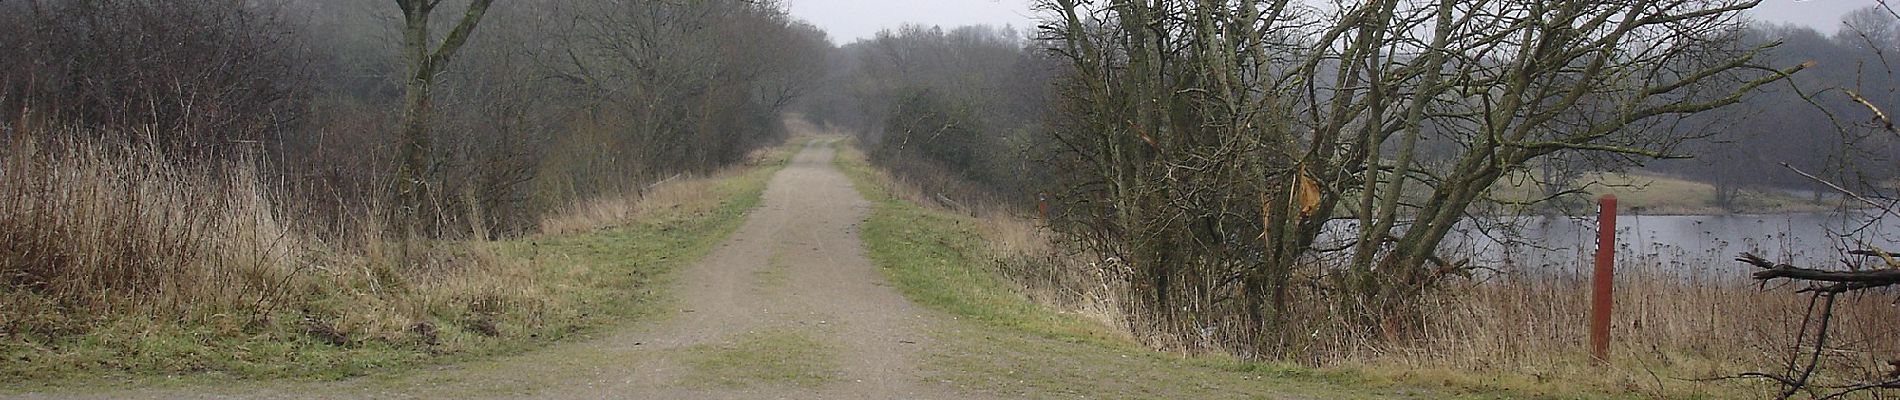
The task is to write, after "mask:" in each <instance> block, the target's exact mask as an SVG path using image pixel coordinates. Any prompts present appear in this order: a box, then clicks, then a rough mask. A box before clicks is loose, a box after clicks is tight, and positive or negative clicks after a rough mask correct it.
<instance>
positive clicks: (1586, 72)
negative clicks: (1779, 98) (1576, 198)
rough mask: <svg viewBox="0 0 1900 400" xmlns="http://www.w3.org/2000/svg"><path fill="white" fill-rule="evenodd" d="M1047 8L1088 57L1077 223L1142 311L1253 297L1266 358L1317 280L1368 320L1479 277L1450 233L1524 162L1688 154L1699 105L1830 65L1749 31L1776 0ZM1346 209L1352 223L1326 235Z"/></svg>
mask: <svg viewBox="0 0 1900 400" xmlns="http://www.w3.org/2000/svg"><path fill="white" fill-rule="evenodd" d="M1039 4H1041V6H1042V8H1044V9H1045V10H1048V11H1049V12H1050V14H1051V15H1052V17H1051V18H1050V23H1049V24H1048V26H1050V28H1049V29H1048V30H1047V31H1046V34H1047V35H1048V36H1050V37H1051V38H1052V39H1054V40H1057V41H1059V44H1058V46H1057V48H1056V49H1055V51H1056V52H1057V53H1058V54H1060V55H1062V56H1064V57H1066V58H1067V59H1068V60H1069V61H1070V64H1071V67H1073V68H1074V71H1075V74H1074V77H1073V80H1072V81H1071V82H1070V83H1069V84H1068V87H1067V88H1066V90H1067V92H1066V93H1067V96H1066V98H1065V99H1064V100H1065V102H1066V103H1067V104H1066V105H1065V106H1064V107H1065V110H1064V111H1065V112H1066V113H1067V114H1068V117H1067V120H1066V122H1064V123H1063V124H1064V126H1061V127H1060V128H1059V129H1057V131H1056V132H1055V135H1054V137H1053V139H1054V140H1057V141H1059V142H1061V143H1064V144H1065V147H1066V148H1067V149H1069V156H1068V160H1070V162H1071V163H1073V166H1074V167H1073V168H1071V170H1073V171H1075V172H1076V174H1075V175H1073V176H1071V177H1070V178H1071V179H1070V182H1071V184H1070V190H1069V191H1068V193H1067V195H1066V196H1065V197H1066V198H1067V199H1069V200H1070V201H1069V203H1071V208H1072V209H1081V210H1088V212H1084V213H1075V214H1072V215H1076V216H1078V217H1079V218H1080V220H1076V221H1072V222H1071V225H1070V227H1069V228H1067V229H1069V230H1071V231H1072V232H1077V233H1082V234H1084V235H1086V236H1087V237H1090V238H1091V239H1092V240H1091V241H1092V243H1094V247H1095V248H1096V249H1097V250H1099V251H1101V252H1103V253H1106V254H1110V255H1116V256H1118V257H1120V259H1122V260H1126V261H1128V262H1130V263H1132V264H1133V265H1134V270H1136V271H1140V272H1139V273H1137V274H1136V277H1135V278H1136V279H1137V280H1138V281H1137V282H1135V285H1134V286H1135V287H1136V288H1138V290H1141V291H1142V296H1140V297H1141V298H1143V299H1145V300H1144V302H1145V303H1146V304H1144V305H1143V306H1144V307H1143V309H1145V310H1149V311H1151V312H1153V313H1154V316H1153V317H1152V318H1149V319H1150V320H1148V321H1138V323H1149V324H1156V325H1158V326H1161V327H1164V328H1171V329H1176V330H1185V329H1196V330H1200V329H1206V328H1205V326H1208V325H1210V324H1212V325H1219V326H1226V325H1222V324H1224V323H1209V322H1195V323H1192V324H1198V325H1202V326H1190V324H1187V323H1184V322H1183V321H1186V320H1189V319H1190V318H1189V315H1195V316H1194V317H1193V318H1194V319H1205V318H1207V317H1206V313H1205V312H1197V311H1188V312H1187V313H1183V312H1182V311H1180V310H1197V309H1205V308H1207V307H1217V306H1218V307H1232V306H1228V305H1231V304H1236V303H1237V304H1239V305H1240V306H1238V307H1236V308H1237V310H1234V311H1237V313H1238V314H1239V315H1240V316H1242V319H1243V320H1244V321H1245V322H1244V323H1241V324H1237V325H1235V327H1237V328H1244V329H1237V330H1238V331H1241V332H1242V333H1238V334H1236V335H1238V336H1237V337H1240V338H1244V339H1243V340H1244V341H1246V342H1249V343H1250V344H1252V345H1254V346H1257V347H1256V350H1258V351H1259V353H1261V354H1265V353H1272V352H1277V351H1281V350H1283V349H1284V348H1285V347H1284V346H1286V345H1287V344H1288V343H1289V342H1288V341H1289V340H1293V339H1292V338H1291V337H1290V336H1288V333H1289V332H1292V331H1293V329H1288V327H1285V326H1281V325H1282V324H1283V323H1285V322H1286V321H1288V316H1289V313H1296V312H1297V311H1295V309H1294V308H1293V306H1294V304H1292V302H1293V301H1294V299H1293V298H1292V297H1291V290H1292V289H1293V288H1294V287H1295V285H1298V284H1299V283H1297V282H1295V281H1294V279H1295V278H1296V277H1299V276H1316V275H1317V276H1323V277H1326V278H1327V279H1326V281H1327V282H1331V285H1330V286H1331V289H1326V290H1339V291H1343V293H1345V294H1348V295H1347V296H1340V297H1339V298H1340V299H1341V301H1342V302H1343V304H1340V307H1339V309H1344V310H1352V314H1354V315H1357V316H1360V317H1361V318H1364V321H1367V322H1373V321H1392V320H1401V321H1403V320H1407V319H1409V318H1411V317H1408V315H1410V314H1409V313H1408V311H1407V310H1408V307H1410V305H1411V304H1410V300H1411V299H1412V298H1414V297H1415V296H1416V295H1418V294H1419V293H1421V292H1422V291H1424V290H1428V289H1429V288H1431V287H1433V286H1435V285H1436V284H1437V283H1438V282H1440V281H1441V280H1442V279H1444V278H1446V277H1450V276H1458V275H1461V274H1464V273H1466V272H1467V271H1468V269H1469V266H1468V265H1465V264H1464V263H1460V262H1457V261H1455V260H1447V259H1446V257H1442V256H1443V255H1442V254H1439V248H1440V245H1441V243H1443V242H1444V241H1445V240H1446V239H1447V237H1448V236H1449V235H1450V234H1451V233H1452V232H1453V230H1454V228H1455V227H1456V226H1459V225H1460V224H1461V222H1463V221H1466V220H1468V218H1467V216H1468V214H1469V213H1470V212H1472V210H1473V207H1474V205H1476V204H1478V203H1480V202H1482V201H1485V200H1486V199H1487V198H1488V193H1489V192H1490V189H1491V187H1492V186H1493V185H1494V184H1495V183H1496V182H1497V181H1498V180H1499V179H1500V178H1501V177H1504V176H1506V175H1507V174H1513V173H1518V172H1522V171H1524V170H1526V169H1527V168H1529V167H1531V166H1534V165H1535V164H1534V163H1533V161H1536V160H1539V159H1542V158H1544V157H1546V156H1550V155H1553V154H1564V153H1578V154H1596V155H1598V157H1602V158H1605V159H1610V160H1622V161H1623V162H1636V161H1640V160H1644V159H1652V158H1659V157H1667V156H1670V155H1671V150H1672V149H1673V148H1674V146H1675V145H1676V144H1679V143H1681V142H1683V141H1685V140H1690V139H1695V138H1697V137H1701V136H1703V135H1704V134H1701V133H1694V132H1691V133H1684V132H1678V131H1676V130H1673V129H1668V128H1669V127H1671V126H1673V125H1674V124H1675V123H1677V122H1679V121H1680V120H1681V118H1682V117H1683V116H1686V115H1691V114H1695V113H1700V112H1704V111H1709V110H1714V109H1717V108H1721V107H1724V106H1728V105H1731V104H1735V103H1737V102H1738V101H1740V99H1741V97H1742V96H1743V95H1744V94H1746V93H1748V92H1750V91H1753V90H1755V89H1756V88H1758V87H1760V86H1762V85H1765V84H1768V83H1771V82H1775V81H1778V80H1781V79H1784V78H1785V77H1787V76H1789V75H1790V74H1793V73H1796V72H1798V71H1800V70H1802V69H1804V68H1806V66H1805V65H1796V66H1787V67H1773V68H1771V67H1767V66H1763V65H1760V64H1761V63H1760V59H1759V56H1760V54H1761V52H1762V51H1763V50H1764V49H1765V48H1767V47H1772V46H1773V44H1772V43H1771V44H1768V45H1764V46H1743V45H1740V42H1739V41H1737V40H1736V38H1737V37H1738V36H1739V35H1738V34H1737V33H1738V32H1739V29H1738V27H1739V24H1740V20H1739V13H1740V12H1741V11H1743V10H1746V9H1749V8H1751V7H1753V6H1755V5H1756V4H1758V2H1757V1H1708V0H1671V1H1663V2H1651V1H1558V0H1518V1H1478V2H1466V1H1450V0H1446V1H1436V2H1424V3H1419V2H1404V1H1372V2H1363V3H1346V4H1337V5H1336V8H1335V9H1333V10H1332V11H1326V10H1318V9H1306V8H1302V7H1301V6H1299V5H1298V4H1297V3H1294V2H1290V1H1271V2H1257V1H1213V0H1197V1H1169V0H1151V1H1111V2H1107V3H1106V4H1098V5H1091V3H1088V2H1081V1H1074V0H1048V1H1042V2H1040V3H1039ZM1427 141H1437V142H1449V143H1455V145H1454V146H1450V147H1448V149H1449V151H1447V152H1446V153H1444V154H1426V153H1424V152H1422V151H1421V149H1422V148H1424V147H1425V144H1424V143H1425V142H1427ZM1335 219H1345V220H1350V221H1353V223H1354V224H1352V225H1351V226H1352V227H1353V228H1352V229H1351V230H1350V231H1351V232H1350V233H1349V234H1347V235H1346V236H1349V237H1351V239H1349V240H1347V241H1345V242H1344V243H1337V244H1328V245H1327V246H1319V244H1321V243H1318V242H1317V241H1318V239H1319V238H1320V237H1321V236H1322V233H1323V232H1325V231H1326V230H1328V229H1338V227H1339V225H1336V224H1332V223H1329V221H1332V220H1335ZM1334 254H1337V255H1338V256H1339V257H1343V259H1344V260H1343V261H1344V262H1343V265H1342V268H1337V269H1333V268H1325V269H1319V270H1307V271H1306V272H1300V271H1301V269H1302V268H1303V267H1307V266H1311V265H1315V264H1316V261H1317V260H1320V259H1329V258H1335V257H1334V256H1332V255H1334ZM1230 299H1231V300H1237V301H1227V300H1230ZM1224 304H1226V305H1224ZM1382 325H1383V326H1387V327H1388V328H1392V327H1393V326H1392V325H1391V324H1390V323H1389V322H1388V323H1382ZM1403 326H1404V324H1398V325H1397V327H1399V328H1402V327H1403Z"/></svg>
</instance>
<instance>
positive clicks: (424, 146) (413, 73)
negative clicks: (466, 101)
mask: <svg viewBox="0 0 1900 400" xmlns="http://www.w3.org/2000/svg"><path fill="white" fill-rule="evenodd" d="M442 1H443V0H396V6H397V7H400V8H401V9H402V15H403V57H404V58H405V59H407V60H408V62H409V70H408V73H407V74H405V79H404V81H403V112H402V127H401V128H400V129H401V131H400V135H401V136H400V143H399V148H400V150H399V152H400V153H401V156H400V158H399V160H398V161H397V163H398V164H397V168H396V178H395V179H396V188H395V190H396V204H395V209H394V211H395V213H396V214H395V216H394V218H392V221H391V222H392V223H394V224H396V226H397V230H398V233H399V234H400V236H401V237H403V238H407V237H409V236H412V235H414V234H415V233H416V232H415V228H416V224H417V223H418V219H419V218H420V216H421V213H422V208H423V204H424V201H425V200H426V199H427V198H428V194H427V190H428V181H429V179H430V177H429V172H428V168H429V164H430V159H429V157H430V156H429V154H430V152H431V149H430V148H431V146H432V144H431V143H430V133H429V123H430V121H429V116H430V113H431V111H432V110H431V108H432V107H433V105H432V104H431V93H430V91H431V90H433V89H434V87H435V82H436V77H437V75H439V74H441V73H442V70H443V69H444V68H446V67H447V66H448V64H449V60H450V59H451V58H453V57H455V52H456V51H458V50H461V48H462V45H463V44H465V43H467V42H468V38H469V36H470V35H472V34H474V33H475V27H476V26H477V25H480V24H481V22H482V16H483V15H486V14H487V13H488V7H489V6H490V5H492V4H494V2H495V1H494V0H471V1H470V2H469V3H468V8H467V10H466V11H464V12H463V15H462V18H461V19H460V20H459V22H456V24H455V27H454V28H452V29H450V30H449V32H448V36H446V37H444V38H443V39H442V41H441V42H440V43H436V42H435V37H434V36H432V35H431V34H430V24H429V19H430V17H431V16H433V15H434V13H435V11H436V7H437V6H440V5H441V4H442Z"/></svg>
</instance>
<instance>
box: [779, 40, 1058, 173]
mask: <svg viewBox="0 0 1900 400" xmlns="http://www.w3.org/2000/svg"><path fill="white" fill-rule="evenodd" d="M1030 36H1031V33H1029V32H1022V31H1017V30H1013V29H1010V28H997V27H989V26H971V27H960V28H955V29H951V30H944V29H943V28H939V27H923V26H904V27H901V28H898V29H895V30H887V31H884V32H880V33H878V35H877V36H876V37H873V38H871V39H867V40H862V41H858V42H855V43H851V44H847V45H845V46H843V47H842V48H841V49H840V50H839V51H838V52H837V53H836V54H835V55H834V56H833V57H834V58H833V59H832V61H831V65H832V66H833V67H832V71H833V72H832V75H831V77H830V79H831V80H832V81H833V82H836V84H835V85H833V86H831V87H829V88H828V89H827V90H824V91H821V92H819V93H818V94H817V95H816V96H817V97H816V100H815V101H813V105H814V106H816V107H819V108H815V109H813V110H812V111H811V112H810V113H809V114H810V115H812V116H813V117H814V118H817V119H819V120H822V121H825V122H829V123H833V124H837V125H840V126H844V127H847V128H850V129H851V130H852V131H854V132H857V133H858V134H859V136H858V139H859V140H860V142H861V143H863V144H864V145H865V148H866V149H867V151H868V152H869V156H870V157H871V159H872V161H873V162H876V163H878V164H879V165H880V166H883V167H884V168H886V169H889V170H891V171H893V172H895V173H897V174H898V175H899V176H901V177H903V178H905V179H908V180H911V181H913V182H915V183H917V184H918V185H919V186H920V187H921V188H922V189H923V190H926V191H929V192H932V193H930V194H931V195H942V196H945V197H946V198H953V199H955V200H952V201H975V202H976V203H979V204H984V203H1001V204H1007V205H1010V206H1013V207H1022V206H1025V205H1028V204H1032V203H1033V201H1034V199H1035V194H1036V193H1037V191H1038V190H1041V189H1043V188H1042V186H1041V184H1042V182H1043V181H1044V180H1045V179H1046V178H1047V177H1048V176H1049V174H1048V173H1046V172H1045V171H1044V167H1046V166H1045V165H1042V164H1039V163H1037V162H1036V160H1037V154H1040V153H1041V150H1040V149H1041V148H1042V147H1043V146H1046V145H1047V143H1045V142H1044V141H1042V140H1040V138H1039V137H1038V136H1037V135H1039V134H1040V133H1041V132H1042V130H1043V129H1044V127H1043V121H1044V120H1045V118H1046V117H1047V116H1048V113H1049V109H1050V108H1049V107H1050V106H1051V104H1052V102H1051V100H1052V99H1053V98H1052V97H1051V95H1052V92H1051V91H1050V90H1049V89H1050V84H1051V82H1053V80H1054V79H1055V77H1056V76H1057V74H1059V73H1060V72H1061V69H1060V68H1061V65H1060V64H1058V63H1057V60H1056V59H1054V58H1053V57H1051V56H1049V55H1048V54H1047V53H1045V52H1043V51H1042V49H1043V48H1042V47H1041V44H1039V43H1036V42H1034V41H1032V40H1030Z"/></svg>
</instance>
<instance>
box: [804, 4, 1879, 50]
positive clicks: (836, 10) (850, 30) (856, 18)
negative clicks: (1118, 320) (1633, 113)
mask: <svg viewBox="0 0 1900 400" xmlns="http://www.w3.org/2000/svg"><path fill="white" fill-rule="evenodd" d="M787 2H788V3H790V5H791V8H792V15H793V16H796V17H798V18H802V19H804V20H806V21H811V23H813V24H816V25H818V26H819V27H821V28H824V29H825V31H827V32H830V33H831V41H832V42H835V43H838V44H845V43H850V42H852V41H856V40H859V39H866V38H870V37H871V36H872V35H875V34H877V31H878V30H881V29H887V28H895V27H897V26H898V25H901V24H904V23H915V24H921V25H937V26H943V27H946V28H948V27H955V26H962V25H976V24H989V25H998V26H1001V25H1009V26H1014V27H1016V28H1017V29H1018V30H1028V29H1030V28H1032V27H1034V26H1035V15H1034V13H1032V12H1030V10H1029V0H787ZM1873 4H1874V0H1763V1H1762V5H1761V6H1759V7H1757V8H1756V9H1755V10H1754V11H1752V14H1753V15H1754V17H1755V18H1756V19H1760V20H1765V21H1774V22H1785V23H1793V24H1799V25H1804V26H1808V27H1812V28H1814V29H1817V30H1820V31H1821V32H1822V33H1830V34H1831V33H1833V32H1834V30H1835V28H1837V27H1839V26H1840V20H1841V15H1843V14H1846V13H1847V12H1848V11H1849V10H1853V9H1856V8H1861V7H1866V6H1869V5H1873Z"/></svg>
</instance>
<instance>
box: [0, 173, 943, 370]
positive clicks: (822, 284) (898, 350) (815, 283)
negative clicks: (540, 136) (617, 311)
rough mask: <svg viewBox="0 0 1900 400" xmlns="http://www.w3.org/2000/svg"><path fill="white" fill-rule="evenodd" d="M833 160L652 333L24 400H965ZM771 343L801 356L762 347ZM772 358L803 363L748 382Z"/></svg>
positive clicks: (749, 231) (766, 210) (792, 180)
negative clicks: (438, 361) (921, 369)
mask: <svg viewBox="0 0 1900 400" xmlns="http://www.w3.org/2000/svg"><path fill="white" fill-rule="evenodd" d="M833 153H834V151H833V149H832V148H831V146H829V145H828V141H821V142H814V143H813V144H809V145H807V146H805V148H804V149H803V150H802V151H800V152H799V153H798V154H797V156H795V157H794V158H793V159H792V161H791V164H790V165H789V166H787V167H786V168H785V169H784V170H783V171H781V172H779V173H778V175H777V176H775V177H774V178H773V179H772V181H771V183H770V186H768V187H767V189H766V192H765V198H764V202H763V204H762V205H761V206H760V207H759V208H758V209H756V210H754V211H753V212H752V213H751V215H749V216H748V217H747V219H746V221H745V223H744V225H743V226H742V227H740V228H739V230H738V231H737V232H735V233H734V234H733V235H732V236H731V237H730V238H728V239H726V241H725V242H724V243H723V244H721V245H720V247H719V248H718V249H715V250H714V251H713V253H712V254H710V255H709V256H707V257H706V258H705V259H703V260H700V261H699V262H698V263H696V264H694V265H693V266H691V267H690V268H689V269H687V270H685V271H683V272H682V275H681V278H680V280H679V283H678V286H677V287H676V288H675V290H674V291H675V293H678V296H679V298H680V299H679V300H680V301H679V302H678V303H677V304H679V305H680V307H682V309H681V310H679V311H678V314H676V315H675V316H674V317H672V318H669V319H667V320H666V321H664V322H660V323H656V324H648V325H649V326H643V327H632V328H627V329H626V330H624V331H620V332H615V333H612V334H609V335H606V336H605V337H602V338H600V339H595V340H590V341H582V342H575V343H567V344H562V345H557V346H555V347H553V348H550V349H545V350H539V351H534V352H530V353H527V354H523V355H519V356H512V357H503V358H500V359H495V360H488V361H479V362H472V363H466V364H461V365H454V366H448V367H440V368H434V369H429V370H424V371H418V372H413V373H407V374H404V375H403V376H401V377H394V378H360V379H354V380H349V381H344V382H326V383H285V384H271V383H264V384H258V385H243V386H245V387H224V386H219V387H204V386H200V385H193V384H186V385H183V386H176V385H173V386H169V387H161V388H158V389H137V390H117V389H109V390H105V391H98V392H85V393H57V394H31V395H27V396H25V398H165V399H170V398H270V399H295V398H366V397H369V398H522V397H527V398H554V399H596V398H655V399H659V398H706V399H755V398H756V399H778V398H839V399H860V398H878V399H891V398H926V399H929V398H968V397H969V393H956V391H955V390H954V389H953V388H952V387H951V386H950V385H949V384H947V383H939V382H935V381H929V382H927V381H926V380H925V379H924V378H921V376H922V375H921V374H919V373H917V364H918V361H919V359H920V358H921V357H923V356H924V354H925V353H926V349H928V348H929V346H931V343H930V342H931V336H930V335H928V334H927V333H926V325H928V324H929V323H930V322H931V321H932V320H933V319H935V318H941V317H936V316H933V315H932V314H929V313H928V312H927V311H924V310H922V309H919V308H918V307H917V306H915V305H913V304H911V303H910V302H909V301H908V300H905V299H904V298H903V297H902V296H901V295H899V294H898V293H896V292H895V291H894V290H893V289H891V288H890V287H889V285H887V284H886V283H884V280H883V278H882V276H881V275H880V274H879V273H878V271H877V270H876V268H875V267H873V266H872V265H871V263H870V261H869V260H868V259H867V258H866V257H865V251H864V246H863V244H862V243H861V242H860V241H859V239H858V236H857V234H858V232H857V228H856V227H857V225H858V224H859V223H861V222H862V221H863V220H864V218H865V217H866V215H867V213H868V212H869V211H868V208H869V203H868V202H866V201H865V200H864V199H863V198H862V196H860V195H859V194H858V192H857V191H856V190H854V189H853V188H852V186H851V182H850V180H849V179H847V178H846V177H845V176H844V175H843V173H841V172H840V171H839V170H838V169H837V168H836V167H835V166H833V164H832V157H833V156H834V154H833ZM779 337H789V338H792V339H793V340H790V343H794V344H795V346H796V347H803V348H798V349H784V348H772V347H770V346H769V344H772V343H782V342H785V341H773V339H774V338H779ZM753 341H763V342H764V343H768V345H766V346H763V347H761V346H754V345H750V344H748V343H750V342H753ZM781 347H784V346H781ZM734 349H739V350H734ZM746 349H751V350H764V351H747V350H746ZM781 350H788V351H794V352H797V353H800V354H802V355H801V356H800V357H799V359H796V360H789V361H785V363H783V364H782V365H779V366H778V367H777V369H774V370H767V371H753V370H749V369H753V368H765V367H760V366H758V365H754V364H755V363H754V361H758V359H759V358H764V359H772V358H774V357H777V356H779V354H778V353H779V351H781ZM721 357H725V358H721ZM784 375H790V377H785V376H784ZM781 378H782V379H781Z"/></svg>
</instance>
